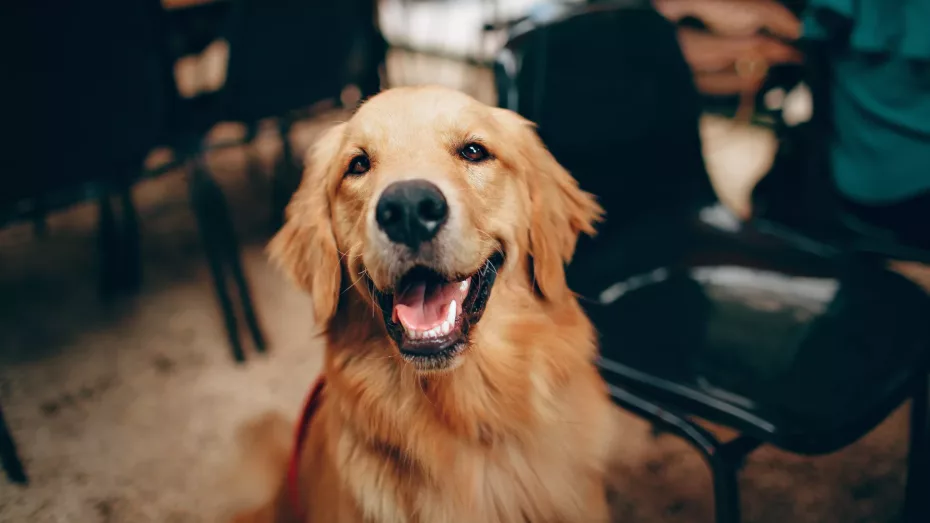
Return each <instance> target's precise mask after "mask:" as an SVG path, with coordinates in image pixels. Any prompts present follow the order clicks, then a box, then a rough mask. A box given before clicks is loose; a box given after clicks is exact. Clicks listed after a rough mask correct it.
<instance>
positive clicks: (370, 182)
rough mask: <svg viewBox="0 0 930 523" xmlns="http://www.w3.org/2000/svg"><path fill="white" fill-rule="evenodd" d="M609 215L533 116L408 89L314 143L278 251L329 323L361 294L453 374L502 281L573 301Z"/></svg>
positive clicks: (395, 336)
mask: <svg viewBox="0 0 930 523" xmlns="http://www.w3.org/2000/svg"><path fill="white" fill-rule="evenodd" d="M601 213H602V210H601V208H600V207H599V206H598V205H597V203H596V202H595V201H594V199H593V198H592V197H591V196H590V195H589V194H587V193H585V192H583V191H581V190H580V189H579V188H578V186H577V183H576V182H575V180H574V179H573V178H572V177H571V176H570V175H569V174H568V173H567V172H566V171H565V170H564V169H562V168H561V166H559V165H558V163H557V162H556V161H555V159H554V158H553V157H552V155H551V154H550V153H549V152H548V151H547V150H546V149H545V147H543V145H542V144H541V142H540V141H539V139H538V138H537V136H536V134H535V132H534V131H533V129H532V125H531V124H530V123H529V122H527V121H526V120H524V119H522V118H521V117H519V116H517V115H516V114H514V113H512V112H510V111H506V110H503V109H496V108H491V107H488V106H486V105H483V104H481V103H479V102H477V101H476V100H473V99H472V98H470V97H468V96H466V95H464V94H461V93H458V92H456V91H452V90H448V89H443V88H438V87H417V88H400V89H393V90H389V91H385V92H383V93H381V94H379V95H377V96H375V97H374V98H372V99H371V100H369V101H368V102H367V103H365V104H364V105H363V106H362V107H361V108H360V109H359V110H358V112H357V113H356V114H355V115H354V116H353V117H352V118H351V120H349V121H348V122H346V123H343V124H339V125H337V126H335V127H333V128H332V129H330V130H329V131H327V133H326V134H325V135H324V136H323V138H322V139H320V140H319V141H318V142H317V144H316V145H315V147H314V148H313V150H312V152H311V154H310V155H309V157H308V170H307V174H306V176H305V178H304V180H303V182H302V184H301V187H300V189H299V190H298V191H297V193H296V194H295V195H294V198H293V200H292V202H291V204H290V206H289V207H288V218H287V222H286V224H285V226H284V228H283V229H282V230H281V231H280V232H279V233H278V235H277V236H276V237H275V238H274V240H273V241H272V243H271V246H270V252H271V255H272V257H273V258H275V259H276V260H277V261H278V262H279V263H280V264H281V265H283V266H284V267H285V269H286V270H287V271H288V272H289V273H290V274H291V276H292V277H293V278H294V279H295V280H296V281H297V282H298V283H299V284H300V285H301V286H302V287H304V288H305V289H306V290H308V291H309V292H310V293H311V295H312V297H313V302H314V310H315V315H316V320H317V322H318V323H319V324H322V325H324V326H325V325H327V324H328V322H329V321H330V320H331V319H332V317H333V315H334V314H335V313H336V310H337V306H338V302H339V299H340V296H341V295H343V293H344V292H347V291H349V290H353V292H356V293H358V296H360V298H361V299H362V300H364V301H365V302H367V304H368V305H369V306H371V307H374V308H375V309H380V310H381V312H382V314H381V316H382V317H381V318H379V319H378V321H383V325H384V328H385V332H386V334H387V336H389V337H390V339H391V340H393V346H394V347H395V348H396V349H397V351H398V352H399V354H400V355H401V356H402V357H403V358H404V359H405V360H406V361H407V362H409V363H411V364H412V365H413V366H414V368H416V369H418V370H419V371H423V372H431V371H437V370H448V369H451V368H454V367H455V366H456V365H457V363H458V362H460V360H461V358H463V357H465V349H466V348H467V347H469V345H470V344H469V340H470V338H471V336H472V335H473V332H474V329H475V328H476V326H477V324H478V322H479V320H481V317H482V314H483V313H484V311H485V307H486V306H487V304H488V301H489V300H493V299H494V296H495V293H494V292H492V291H493V288H494V285H495V283H496V282H497V281H498V280H500V279H505V278H506V279H509V280H510V282H509V283H513V284H514V285H523V286H524V287H525V288H526V290H527V292H529V293H534V294H535V298H534V299H536V300H539V301H540V302H545V301H547V300H549V301H552V300H566V299H571V295H570V293H569V292H568V289H567V287H566V284H565V274H564V263H566V262H567V261H568V260H569V259H570V257H571V255H572V252H573V250H574V246H575V242H576V240H577V237H578V234H579V233H580V232H582V231H583V232H587V233H593V227H592V224H593V222H595V221H596V220H598V219H599V218H600V215H601ZM530 260H531V263H528V261H530ZM361 312H362V314H359V318H358V320H357V321H369V318H370V317H371V315H370V314H364V312H365V311H361Z"/></svg>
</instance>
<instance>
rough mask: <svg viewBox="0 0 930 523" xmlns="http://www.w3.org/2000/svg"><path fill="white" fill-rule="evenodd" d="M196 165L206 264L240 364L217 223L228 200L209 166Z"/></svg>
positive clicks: (194, 195) (195, 195)
mask: <svg viewBox="0 0 930 523" xmlns="http://www.w3.org/2000/svg"><path fill="white" fill-rule="evenodd" d="M193 163H194V165H193V166H192V167H191V178H190V193H191V205H192V206H193V209H194V215H195V216H196V218H197V225H198V227H199V229H200V237H201V241H202V243H203V247H204V251H205V253H206V256H207V263H208V264H209V266H210V274H211V276H212V277H213V287H214V289H215V291H216V296H217V299H218V300H219V303H220V309H221V311H222V313H223V321H224V323H225V326H226V335H227V336H228V338H229V345H230V348H231V349H232V355H233V359H234V360H235V361H236V362H239V363H241V362H243V361H245V352H243V350H242V342H241V340H240V339H239V326H238V322H237V321H236V315H235V311H234V309H233V305H232V300H231V299H230V297H229V289H228V288H227V286H226V275H225V272H224V270H223V254H224V253H223V251H224V250H225V249H224V248H223V238H222V237H221V235H222V231H221V229H222V227H218V225H220V224H218V223H217V222H218V220H219V219H222V216H223V214H224V213H226V214H228V211H227V210H226V201H225V197H224V196H223V193H222V191H221V190H220V188H219V186H218V185H217V184H216V182H214V181H213V179H212V178H211V177H210V176H209V174H208V173H207V171H206V167H205V166H202V165H200V164H199V160H195V161H194V162H193Z"/></svg>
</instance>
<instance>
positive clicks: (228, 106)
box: [168, 0, 386, 361]
mask: <svg viewBox="0 0 930 523" xmlns="http://www.w3.org/2000/svg"><path fill="white" fill-rule="evenodd" d="M197 9H200V8H199V7H193V8H190V9H189V10H190V11H194V10H197ZM207 9H212V11H210V12H209V13H205V16H206V17H207V18H209V19H211V20H214V21H216V20H217V19H218V17H219V16H220V14H225V18H224V19H223V21H222V23H221V24H219V27H216V28H215V29H216V33H215V35H214V37H215V38H220V37H222V38H225V39H226V41H227V42H228V45H229V62H228V67H227V74H226V81H225V83H224V84H223V86H222V87H221V88H220V89H219V90H218V91H216V92H208V93H201V94H199V95H197V96H195V97H194V98H192V99H181V98H180V97H178V98H175V100H174V109H173V110H172V111H171V112H170V114H171V115H173V117H172V118H171V119H170V123H169V135H168V136H169V144H170V145H171V147H172V149H174V151H175V154H176V156H177V158H178V159H179V160H180V161H181V162H182V163H184V164H186V166H187V168H188V171H189V174H190V184H191V185H190V186H191V199H192V203H193V205H194V209H195V213H196V216H197V220H198V224H199V225H200V228H201V230H202V231H204V245H205V249H206V252H207V258H208V261H209V263H210V268H211V274H212V276H213V278H214V282H215V287H216V291H217V295H218V299H219V302H220V305H221V308H222V311H223V317H224V321H225V324H226V330H227V334H228V336H229V343H230V346H231V348H232V351H233V357H234V358H235V359H236V361H244V359H245V352H244V350H243V347H242V342H241V340H240V337H239V321H238V319H237V315H236V311H235V307H234V306H233V303H232V301H231V296H233V295H234V294H237V295H238V296H239V299H240V303H241V311H242V315H243V316H244V320H245V324H246V327H247V329H248V331H249V332H250V334H251V337H252V340H253V343H254V345H255V347H256V349H257V350H258V351H259V352H262V351H264V349H265V341H264V336H263V335H262V333H261V329H260V327H259V324H258V320H257V318H256V315H255V312H254V309H253V306H252V301H251V298H250V292H249V288H248V283H247V281H246V279H245V276H244V275H243V272H242V268H241V262H240V261H239V247H238V242H237V239H236V234H235V231H234V228H233V225H232V222H231V220H230V218H229V213H228V210H227V203H226V199H225V196H224V195H223V193H222V191H221V190H220V188H219V186H218V185H217V184H216V182H215V181H214V179H213V176H212V174H211V173H210V171H209V169H208V168H207V166H206V163H205V162H204V156H203V154H204V153H205V152H206V151H208V150H211V149H216V148H223V147H229V146H235V145H241V144H249V143H250V142H251V141H252V139H253V138H254V137H255V134H256V128H257V125H258V123H259V122H260V121H261V120H263V119H266V118H276V119H277V122H278V129H279V133H280V136H281V139H282V144H283V151H282V154H281V157H280V158H281V159H280V161H279V162H278V164H277V166H276V168H275V172H274V176H273V179H272V205H271V206H272V217H273V220H272V221H273V226H276V225H277V224H279V223H280V217H281V216H282V215H283V209H284V206H285V204H286V202H287V201H288V200H289V199H290V196H291V194H292V193H293V191H294V190H295V189H296V186H297V183H298V182H299V175H298V174H297V172H296V168H295V161H294V154H293V151H292V147H291V143H290V140H289V135H290V129H291V126H292V124H293V122H294V118H295V114H296V112H297V111H299V110H301V109H306V108H307V107H309V106H311V105H313V104H315V103H317V102H320V101H323V100H336V101H337V102H338V100H339V95H340V92H341V91H342V89H343V88H345V87H346V86H347V85H349V84H353V83H354V84H357V85H358V86H359V88H360V90H361V91H362V93H363V95H371V94H374V93H375V92H377V90H378V89H379V88H380V78H379V68H380V66H381V65H382V64H383V62H384V57H385V53H386V43H385V42H384V40H383V38H381V35H380V32H379V31H378V30H377V26H376V25H375V19H374V3H373V2H370V1H368V0H357V1H353V2H344V3H333V2H320V1H317V2H313V1H309V2H308V1H294V0H273V1H264V0H262V1H257V0H235V1H234V2H231V3H230V4H229V5H227V6H223V9H224V10H223V11H219V10H218V8H216V7H212V6H211V7H209V8H207ZM190 14H191V13H186V15H190ZM184 15H185V13H177V12H175V13H170V14H169V15H168V16H169V18H170V19H174V20H175V22H176V23H178V24H181V25H184V24H183V22H184V21H185V20H188V21H189V20H193V19H195V18H196V17H194V16H184ZM198 34H199V35H200V36H199V37H198V38H196V39H195V40H196V42H194V44H191V45H195V49H188V50H187V51H199V50H201V49H199V48H200V47H202V46H204V42H206V41H207V40H209V38H208V37H207V36H204V35H206V34H209V31H208V30H206V29H201V30H200V31H199V33H198ZM175 52H176V53H178V52H183V50H182V51H175ZM174 58H178V57H177V56H175V57H174ZM220 122H242V123H244V124H245V125H246V127H247V132H246V134H245V137H244V139H242V140H235V141H232V142H226V143H220V144H212V145H208V144H207V143H205V138H206V136H207V135H208V133H209V132H210V130H211V129H212V128H213V127H214V126H215V125H216V124H218V123H220ZM247 152H248V154H249V158H250V163H251V168H253V169H254V164H255V159H254V157H253V156H252V151H251V150H248V151H247ZM228 279H231V280H232V284H233V285H234V288H235V290H232V289H230V288H229V283H227V280H228Z"/></svg>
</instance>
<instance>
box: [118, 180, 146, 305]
mask: <svg viewBox="0 0 930 523" xmlns="http://www.w3.org/2000/svg"><path fill="white" fill-rule="evenodd" d="M120 203H121V207H122V211H123V212H122V215H123V228H122V229H123V231H122V232H123V234H122V242H121V243H122V244H121V247H122V262H123V266H124V269H123V271H124V272H123V277H124V279H123V281H122V287H123V288H124V290H127V291H137V290H139V287H140V286H141V285H142V251H141V248H142V245H141V242H140V239H139V214H138V212H137V211H136V205H135V202H133V200H132V185H131V184H129V183H128V182H127V183H126V185H125V186H124V187H123V188H122V190H121V191H120Z"/></svg>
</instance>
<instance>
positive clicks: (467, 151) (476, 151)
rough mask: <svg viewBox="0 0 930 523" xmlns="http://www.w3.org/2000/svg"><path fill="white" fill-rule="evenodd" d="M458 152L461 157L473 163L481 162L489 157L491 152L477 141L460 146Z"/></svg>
mask: <svg viewBox="0 0 930 523" xmlns="http://www.w3.org/2000/svg"><path fill="white" fill-rule="evenodd" d="M459 154H460V155H461V156H462V158H465V159H466V160H468V161H469V162H473V163H478V162H483V161H485V160H487V159H488V158H490V157H491V153H489V152H488V150H487V149H485V148H484V146H483V145H481V144H479V143H469V144H465V147H462V149H461V150H460V151H459Z"/></svg>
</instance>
